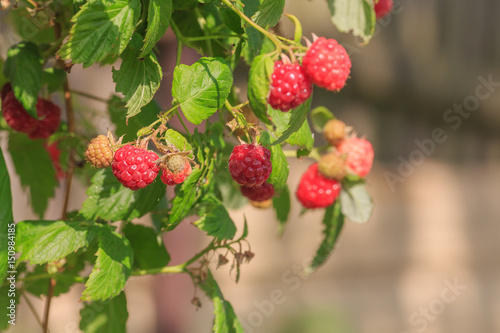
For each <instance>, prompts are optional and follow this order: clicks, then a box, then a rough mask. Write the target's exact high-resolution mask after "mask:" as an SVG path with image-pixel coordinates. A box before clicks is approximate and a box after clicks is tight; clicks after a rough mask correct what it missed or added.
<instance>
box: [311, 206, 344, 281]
mask: <svg viewBox="0 0 500 333" xmlns="http://www.w3.org/2000/svg"><path fill="white" fill-rule="evenodd" d="M323 224H324V225H325V229H324V230H323V234H324V235H325V238H324V239H323V241H322V242H321V245H320V246H319V249H318V250H317V251H316V256H315V257H314V259H313V261H312V263H311V265H310V266H309V267H308V268H307V269H306V271H307V273H312V272H314V271H315V270H316V269H318V267H319V266H321V265H323V263H324V262H325V261H326V260H327V259H328V257H329V256H330V254H331V253H332V251H333V249H334V248H335V244H336V242H337V238H338V237H339V234H340V231H341V230H342V227H343V225H344V215H342V212H341V211H340V203H339V202H338V200H337V201H336V202H335V203H334V204H333V205H331V206H329V207H328V208H327V209H326V210H325V216H324V218H323Z"/></svg>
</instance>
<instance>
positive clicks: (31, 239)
mask: <svg viewBox="0 0 500 333" xmlns="http://www.w3.org/2000/svg"><path fill="white" fill-rule="evenodd" d="M90 226H91V225H90V224H89V223H88V222H84V221H40V220H38V221H22V222H19V223H18V224H17V234H16V237H17V251H18V252H19V253H21V256H20V257H19V260H29V262H30V264H31V265H38V264H44V263H46V262H52V261H56V260H59V259H61V258H64V257H66V256H67V255H68V254H70V253H72V252H75V251H76V250H78V249H79V248H81V247H84V246H88V244H89V239H90V238H91V237H92V235H93V233H92V232H89V228H90Z"/></svg>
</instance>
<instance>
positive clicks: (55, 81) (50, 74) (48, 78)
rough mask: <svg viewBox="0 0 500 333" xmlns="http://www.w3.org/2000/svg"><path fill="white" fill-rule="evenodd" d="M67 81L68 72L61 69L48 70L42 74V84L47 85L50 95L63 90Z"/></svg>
mask: <svg viewBox="0 0 500 333" xmlns="http://www.w3.org/2000/svg"><path fill="white" fill-rule="evenodd" d="M65 81H66V72H65V71H64V70H62V69H60V68H54V67H50V68H46V69H44V70H43V72H42V82H43V84H46V85H47V90H48V91H49V93H53V92H55V91H57V90H60V89H62V88H63V84H64V82H65Z"/></svg>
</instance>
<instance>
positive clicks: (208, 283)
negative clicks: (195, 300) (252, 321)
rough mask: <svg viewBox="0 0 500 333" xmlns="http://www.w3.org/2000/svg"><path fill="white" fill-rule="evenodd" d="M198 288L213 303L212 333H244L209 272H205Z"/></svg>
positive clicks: (229, 304)
mask: <svg viewBox="0 0 500 333" xmlns="http://www.w3.org/2000/svg"><path fill="white" fill-rule="evenodd" d="M199 286H200V288H201V289H202V290H203V291H204V292H205V293H206V294H207V296H208V297H209V298H210V299H211V300H212V301H213V303H214V315H215V318H214V326H213V328H212V332H214V333H245V331H244V330H243V327H242V326H241V324H240V322H239V320H238V318H237V317H236V314H235V313H234V310H233V307H232V306H231V303H229V302H228V301H227V300H226V299H225V298H224V295H222V292H221V290H220V288H219V286H218V285H217V282H216V281H215V280H214V277H213V276H212V273H211V272H210V270H207V277H206V278H205V280H204V281H203V282H202V283H200V284H199Z"/></svg>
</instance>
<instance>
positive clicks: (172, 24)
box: [170, 20, 184, 66]
mask: <svg viewBox="0 0 500 333" xmlns="http://www.w3.org/2000/svg"><path fill="white" fill-rule="evenodd" d="M170 27H171V28H172V31H173V32H174V34H175V38H176V39H177V59H176V60H175V66H179V65H180V64H181V57H182V48H183V47H184V36H182V33H181V31H180V30H179V28H178V27H177V24H175V22H174V20H170Z"/></svg>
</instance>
